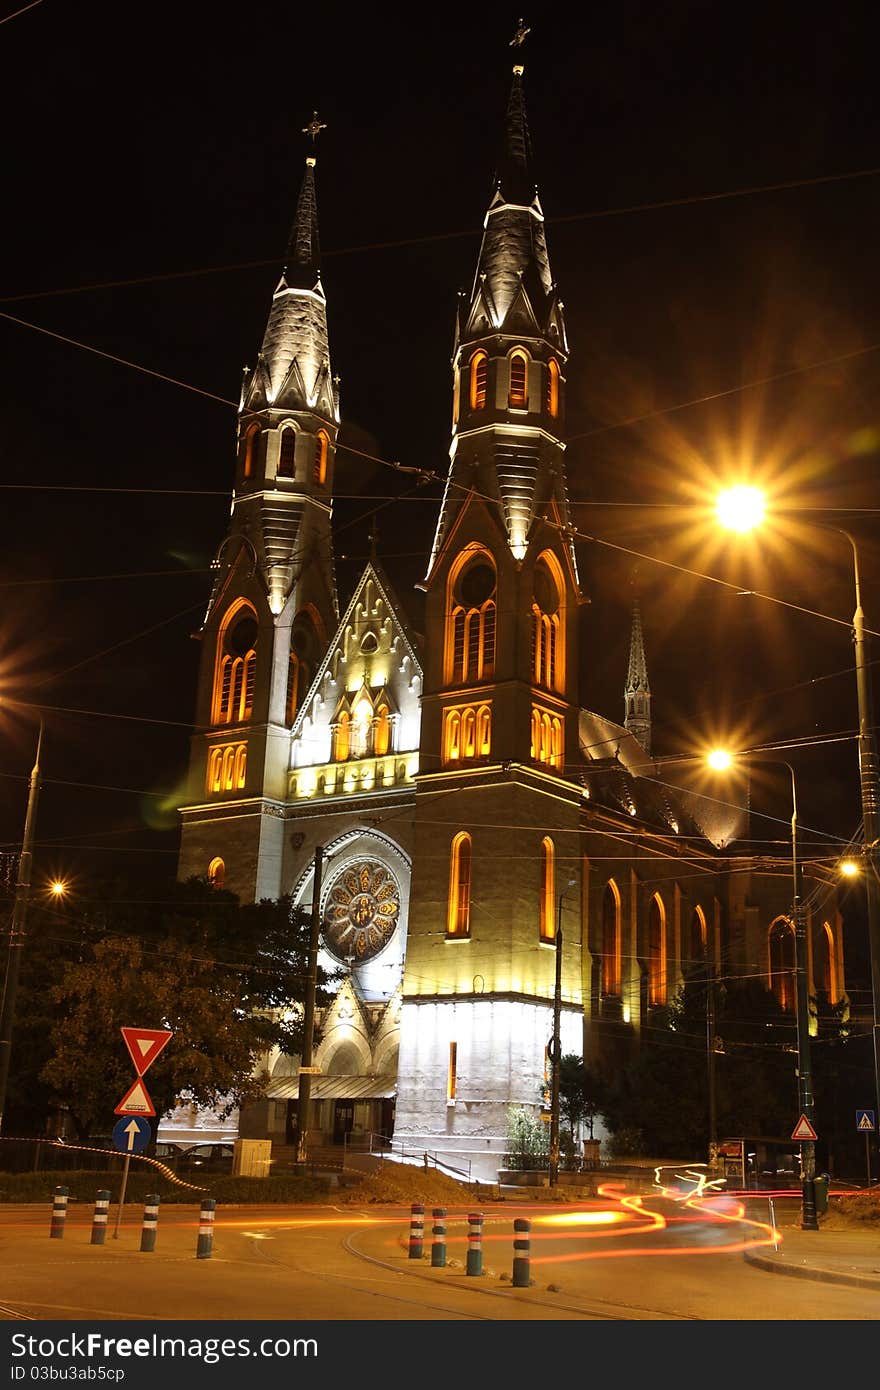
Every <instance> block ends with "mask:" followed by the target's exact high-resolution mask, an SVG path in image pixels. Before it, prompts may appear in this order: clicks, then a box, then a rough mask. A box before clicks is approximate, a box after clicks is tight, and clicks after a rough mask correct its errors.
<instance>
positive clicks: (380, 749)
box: [373, 704, 391, 758]
mask: <svg viewBox="0 0 880 1390" xmlns="http://www.w3.org/2000/svg"><path fill="white" fill-rule="evenodd" d="M390 727H391V726H390V722H389V719H388V706H387V705H385V704H382V705H380V706H379V708H378V710H377V711H376V727H375V730H374V735H373V752H374V753H375V754H376V757H377V758H382V757H384V756H385V754H386V753H387V752H388V744H389V742H390Z"/></svg>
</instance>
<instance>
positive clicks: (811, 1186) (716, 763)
mask: <svg viewBox="0 0 880 1390" xmlns="http://www.w3.org/2000/svg"><path fill="white" fill-rule="evenodd" d="M750 756H753V755H750ZM706 761H707V762H708V764H709V766H710V767H712V768H714V769H715V770H716V771H724V770H726V769H728V768H730V767H731V766H732V764H733V761H734V759H733V757H732V756H731V754H730V753H727V752H726V751H724V750H722V749H715V750H714V751H713V752H712V753H710V754H709V756H708V758H707V760H706ZM760 761H761V762H769V763H778V764H779V765H780V766H781V767H787V768H788V771H789V773H790V774H791V877H792V905H791V923H792V927H793V928H794V973H795V986H796V991H795V1005H796V1020H797V1058H798V1064H797V1080H798V1103H799V1106H800V1114H801V1115H805V1116H806V1118H807V1120H808V1121H809V1123H810V1124H811V1125H812V1126H813V1128H814V1129H815V1127H816V1126H815V1118H816V1117H815V1102H814V1098H813V1070H812V1065H811V1062H810V996H809V986H808V981H807V921H806V914H805V912H804V904H803V899H802V897H801V869H800V863H799V861H798V838H797V824H798V813H797V785H796V783H795V776H794V768H793V767H792V765H791V763H789V762H786V760H785V759H784V758H765V757H764V756H763V754H762V755H760ZM802 1152H803V1163H802V1165H801V1166H802V1170H803V1171H802V1174H801V1193H802V1196H801V1228H802V1230H804V1231H818V1229H819V1221H818V1218H817V1215H816V1145H815V1143H814V1142H813V1140H812V1139H809V1140H806V1141H805V1142H804V1143H803V1146H802Z"/></svg>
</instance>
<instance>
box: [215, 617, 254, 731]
mask: <svg viewBox="0 0 880 1390" xmlns="http://www.w3.org/2000/svg"><path fill="white" fill-rule="evenodd" d="M256 647H257V615H256V613H255V612H254V610H253V608H251V606H250V604H247V603H238V604H235V605H234V606H233V607H232V608H231V609H230V610H229V612H228V613H227V614H226V617H225V618H224V619H223V622H222V624H221V626H220V632H219V634H218V639H217V665H216V668H215V672H214V707H213V719H212V722H213V723H214V724H238V723H240V722H241V721H242V720H245V719H250V718H251V715H252V714H253V709H254V693H255V689H256V677H257V651H256Z"/></svg>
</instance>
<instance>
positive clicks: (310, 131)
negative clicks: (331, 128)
mask: <svg viewBox="0 0 880 1390" xmlns="http://www.w3.org/2000/svg"><path fill="white" fill-rule="evenodd" d="M326 129H327V126H326V124H325V123H324V122H323V121H319V120H318V113H317V111H313V112H312V119H311V120H310V121H309V123H308V125H304V126H303V128H302V133H303V135H311V137H312V145H315V144H317V141H318V136H319V135H320V134H321V131H322V130H326Z"/></svg>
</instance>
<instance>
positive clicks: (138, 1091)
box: [113, 1076, 156, 1115]
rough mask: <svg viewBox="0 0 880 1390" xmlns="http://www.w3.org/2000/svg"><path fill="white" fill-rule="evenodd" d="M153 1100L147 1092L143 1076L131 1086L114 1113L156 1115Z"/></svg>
mask: <svg viewBox="0 0 880 1390" xmlns="http://www.w3.org/2000/svg"><path fill="white" fill-rule="evenodd" d="M155 1113H156V1111H155V1108H154V1106H153V1102H152V1101H151V1100H150V1097H149V1095H148V1093H147V1088H146V1086H145V1085H144V1083H143V1079H142V1077H140V1076H139V1077H138V1079H137V1081H135V1082H134V1083H133V1085H131V1086H129V1088H128V1090H127V1091H126V1093H125V1095H124V1096H123V1097H122V1100H121V1101H120V1102H119V1104H118V1105H117V1107H116V1109H115V1110H114V1111H113V1114H114V1115H155Z"/></svg>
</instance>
